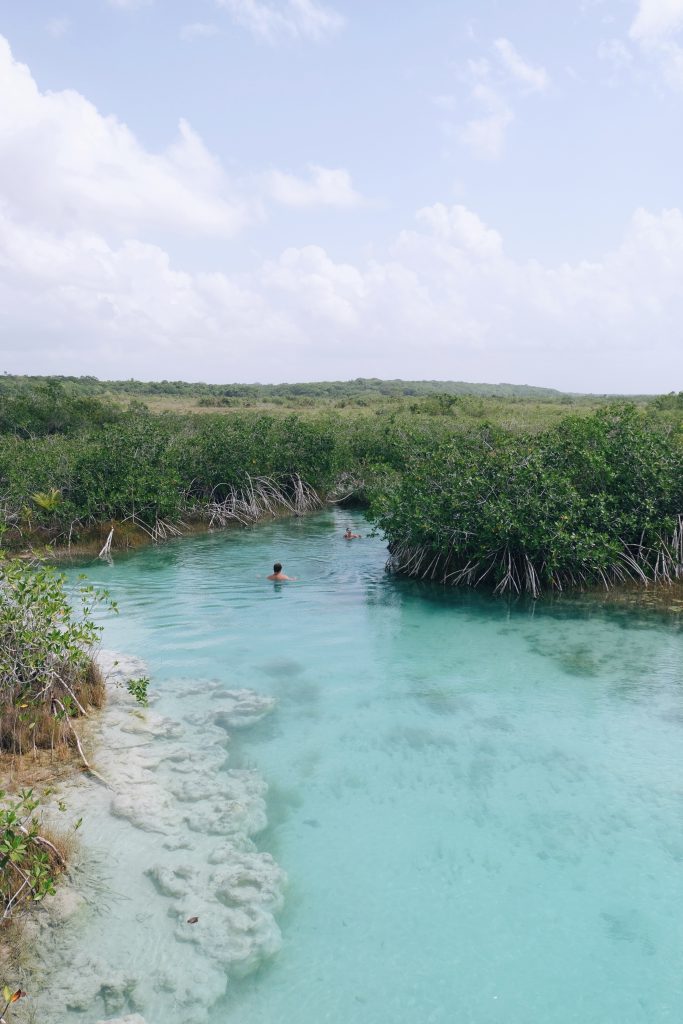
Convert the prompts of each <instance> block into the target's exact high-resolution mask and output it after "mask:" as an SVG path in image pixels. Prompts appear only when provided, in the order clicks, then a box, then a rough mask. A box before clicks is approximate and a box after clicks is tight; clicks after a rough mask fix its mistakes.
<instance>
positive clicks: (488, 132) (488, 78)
mask: <svg viewBox="0 0 683 1024" xmlns="http://www.w3.org/2000/svg"><path fill="white" fill-rule="evenodd" d="M493 49H494V51H495V54H496V57H497V60H496V61H495V62H492V61H491V60H489V58H488V57H482V56H480V57H476V58H471V59H470V60H468V61H467V63H466V65H465V72H464V75H463V79H464V81H465V82H466V83H467V85H468V87H469V103H470V107H471V108H473V111H474V113H473V116H471V117H470V118H469V119H468V120H467V121H465V122H464V123H463V124H460V125H458V126H457V127H456V128H455V129H453V128H452V126H450V125H446V132H447V134H449V135H450V134H455V135H456V137H457V138H458V139H459V140H460V142H461V143H462V144H463V145H464V146H465V147H466V148H467V149H469V151H470V153H471V154H472V155H473V156H474V157H475V158H477V159H479V160H498V159H499V158H500V157H501V156H502V154H503V150H504V148H505V140H506V136H507V131H508V128H509V127H510V125H511V124H512V123H513V121H514V120H515V111H514V108H513V105H512V104H513V100H514V98H515V95H516V94H519V93H520V92H521V93H522V94H526V95H528V94H530V93H534V92H545V90H546V89H547V88H548V85H549V83H550V79H549V77H548V74H547V72H546V70H545V69H544V68H541V67H534V66H533V65H531V64H528V63H527V62H526V61H525V60H524V59H523V58H522V56H521V55H520V54H519V52H518V51H517V50H516V49H515V47H514V46H513V45H512V43H511V42H510V40H509V39H502V38H501V39H496V40H495V41H494V43H493ZM441 106H442V107H443V104H442V105H441Z"/></svg>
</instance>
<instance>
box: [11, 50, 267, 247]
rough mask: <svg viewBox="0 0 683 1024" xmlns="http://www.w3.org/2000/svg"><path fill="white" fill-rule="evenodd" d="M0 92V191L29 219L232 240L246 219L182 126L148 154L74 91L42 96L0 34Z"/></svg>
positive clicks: (241, 204)
mask: <svg viewBox="0 0 683 1024" xmlns="http://www.w3.org/2000/svg"><path fill="white" fill-rule="evenodd" d="M0 94H2V95H4V96H11V97H12V103H11V104H10V103H3V104H2V105H0V194H1V195H2V196H3V197H4V199H5V201H6V202H7V203H9V204H10V206H11V207H12V208H13V209H14V210H15V211H16V212H18V213H19V214H20V215H21V216H22V217H24V218H25V219H27V220H32V221H35V222H37V223H42V224H49V225H50V226H51V227H53V228H58V229H60V228H66V227H69V228H73V227H74V226H76V225H79V224H80V225H82V226H88V227H91V228H92V227H94V228H96V229H98V230H104V231H106V230H114V231H116V232H117V233H118V234H130V233H134V232H137V231H139V230H142V229H145V228H147V229H149V228H163V229H164V230H171V231H173V230H175V231H184V232H192V233H200V234H205V235H218V236H230V235H233V234H234V233H235V232H236V231H238V230H239V229H240V228H242V227H243V226H244V224H245V223H247V221H248V220H249V219H250V217H251V215H252V212H251V209H250V205H249V203H248V202H247V201H246V200H245V199H244V198H238V197H235V196H234V195H233V194H232V189H231V185H230V182H229V181H228V179H227V177H226V175H225V173H224V171H223V169H222V168H221V166H220V164H219V162H218V161H217V160H216V159H215V158H214V157H213V156H212V155H211V154H210V153H209V151H208V150H207V149H206V147H205V146H204V143H203V142H202V140H201V139H200V138H199V136H198V135H197V134H196V133H195V132H194V131H193V130H192V128H191V127H190V126H189V125H188V124H187V123H186V122H185V121H181V122H180V125H179V131H178V137H177V139H176V141H175V142H174V143H173V144H172V145H170V146H169V147H168V148H167V149H166V150H165V151H164V152H162V153H150V152H149V151H148V150H146V149H145V148H144V147H143V146H142V145H141V144H140V143H139V142H138V140H137V139H136V138H135V136H134V135H133V133H132V132H131V131H130V129H129V128H128V127H127V126H126V125H125V124H123V123H122V122H121V121H119V120H117V119H116V118H115V117H112V116H110V117H104V116H102V115H101V114H100V113H99V112H98V110H97V109H96V108H95V107H94V106H93V105H92V104H91V103H89V102H88V100H86V99H85V98H84V97H83V96H81V95H80V94H79V93H77V92H74V91H72V90H65V91H63V92H46V93H42V92H40V90H39V89H38V87H37V85H36V83H35V81H34V80H33V78H32V77H31V74H30V72H29V70H28V68H27V67H26V66H25V65H23V64H20V63H18V62H17V61H15V60H14V59H13V57H12V54H11V51H10V48H9V45H8V44H7V42H6V40H4V39H3V38H2V37H0Z"/></svg>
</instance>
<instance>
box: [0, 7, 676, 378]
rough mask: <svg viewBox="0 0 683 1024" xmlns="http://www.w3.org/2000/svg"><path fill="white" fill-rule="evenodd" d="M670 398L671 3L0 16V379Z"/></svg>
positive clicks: (1, 11) (104, 10)
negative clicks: (356, 385)
mask: <svg viewBox="0 0 683 1024" xmlns="http://www.w3.org/2000/svg"><path fill="white" fill-rule="evenodd" d="M3 371H4V372H9V373H32V374H94V375H95V376H98V377H100V378H104V379H125V378H130V377H135V378H138V379H144V380H148V379H152V380H161V379H169V380H175V379H184V380H203V381H209V382H216V383H227V382H235V381H242V382H254V381H261V382H264V383H269V382H279V381H305V380H333V379H334V380H338V379H351V378H355V377H382V378H404V379H449V380H469V381H486V382H491V383H496V382H501V381H505V382H511V383H518V384H536V385H543V386H548V387H555V388H559V389H561V390H568V391H582V392H597V393H606V392H609V393H617V392H621V393H644V392H668V391H679V390H683V0H554V2H553V3H552V4H550V3H548V2H547V0H543V2H542V0H517V2H515V3H512V2H510V0H450V2H449V0H419V2H417V0H412V2H408V0H391V2H390V0H61V2H60V0H57V2H48V0H31V2H30V3H17V2H16V0H0V372H3Z"/></svg>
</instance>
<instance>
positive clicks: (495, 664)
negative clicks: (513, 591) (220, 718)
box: [78, 512, 683, 1024]
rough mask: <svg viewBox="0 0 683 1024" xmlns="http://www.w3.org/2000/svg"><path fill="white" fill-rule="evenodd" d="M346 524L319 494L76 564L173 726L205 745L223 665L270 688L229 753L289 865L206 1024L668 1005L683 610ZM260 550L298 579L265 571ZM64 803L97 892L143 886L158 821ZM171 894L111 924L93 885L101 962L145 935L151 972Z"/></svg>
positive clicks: (682, 716) (636, 1014) (679, 1005)
mask: <svg viewBox="0 0 683 1024" xmlns="http://www.w3.org/2000/svg"><path fill="white" fill-rule="evenodd" d="M347 522H352V523H353V524H354V525H355V526H356V528H359V529H360V532H362V533H366V532H367V527H366V524H365V523H364V522H363V521H362V518H361V517H359V516H358V515H348V514H344V515H343V516H342V515H341V513H339V512H330V513H324V514H321V515H318V516H315V517H310V518H306V519H302V520H292V521H285V522H279V523H275V524H272V525H266V526H261V527H259V528H258V529H255V530H252V531H231V532H227V533H218V534H214V535H210V536H204V537H198V538H193V539H190V540H185V541H180V542H177V543H176V542H174V543H172V544H169V545H166V546H163V547H159V548H156V549H154V548H149V549H146V550H144V551H141V552H139V553H137V554H135V555H132V556H128V557H117V558H116V559H115V561H114V563H113V565H111V566H108V565H106V564H103V563H96V564H95V565H92V566H89V567H88V568H87V569H86V572H87V574H88V576H89V577H90V578H91V579H93V580H95V581H97V582H101V583H104V584H105V585H106V586H107V587H108V588H109V589H110V591H111V593H112V595H113V596H114V597H115V598H116V600H117V601H118V603H119V606H120V615H119V616H118V617H117V618H110V617H108V618H107V619H106V621H105V637H104V644H105V646H107V647H110V648H114V649H116V650H118V651H125V652H127V653H129V654H135V655H138V656H140V657H142V658H144V659H145V661H146V662H147V664H148V665H149V669H150V674H151V676H152V679H153V687H154V688H155V689H156V690H157V691H158V692H159V699H158V701H157V703H156V704H155V710H156V711H159V712H160V713H162V714H165V715H168V716H170V717H171V718H173V719H175V720H181V721H183V722H184V723H185V725H184V742H185V744H190V745H192V744H194V746H195V748H196V749H197V751H201V750H202V746H203V744H204V743H205V742H206V739H205V734H204V731H203V728H202V726H201V724H200V723H201V721H202V714H205V713H206V712H207V710H208V711H210V710H211V707H212V704H213V703H214V702H215V700H216V694H217V693H219V692H220V689H221V687H229V688H231V689H234V688H241V687H248V688H250V689H253V690H255V691H257V692H258V693H259V694H266V695H271V696H273V697H275V698H277V705H276V707H275V710H274V711H273V713H272V714H270V715H269V716H268V717H267V718H265V719H263V721H261V722H260V723H258V724H256V725H254V726H252V727H251V728H250V729H245V730H239V731H236V732H234V733H233V734H232V735H231V737H230V742H229V744H228V747H227V750H228V755H229V764H230V766H231V767H232V768H233V769H254V770H256V771H257V772H258V773H259V775H260V776H262V777H263V778H264V779H265V781H266V782H267V784H268V786H269V793H268V797H267V812H268V826H267V828H266V829H265V830H264V831H262V832H261V833H260V834H259V835H258V836H257V837H256V843H257V845H258V847H259V849H260V850H265V851H269V852H270V853H272V855H273V857H274V858H275V860H276V861H277V863H278V864H279V865H280V866H281V867H282V868H283V869H284V871H286V873H287V876H288V880H289V881H288V885H287V888H286V894H285V903H284V908H283V909H282V911H281V912H280V914H279V924H280V928H281V931H282V948H281V949H280V951H279V952H278V953H277V954H276V955H274V956H272V957H270V958H268V959H267V960H266V962H264V963H263V965H262V966H261V967H260V968H259V969H258V970H257V971H256V972H255V973H253V974H251V975H250V976H248V977H247V978H244V979H242V980H237V981H234V982H233V983H231V985H230V986H229V989H228V994H227V995H226V996H225V997H221V998H218V999H217V1001H213V1002H212V1001H211V1000H208V1003H207V1006H206V1007H205V1014H206V1020H207V1021H209V1022H210V1024H219V1022H220V1024H322V1022H329V1024H351V1022H354V1024H423V1022H424V1024H427V1022H430V1024H446V1022H448V1024H451V1022H457V1024H493V1022H497V1021H500V1022H504V1024H536V1022H538V1024H541V1022H542V1024H636V1022H638V1024H658V1022H664V1021H667V1022H668V1021H672V1022H673V1021H676V1022H678V1021H680V1020H682V1019H683V774H682V768H683V743H682V740H683V687H682V683H683V669H682V666H683V632H682V631H680V630H677V629H676V628H675V627H674V626H672V625H671V624H669V623H667V622H666V621H664V620H663V619H661V618H658V617H656V616H655V615H651V616H650V617H649V618H645V617H643V616H642V615H640V614H638V613H626V612H623V611H620V612H617V611H613V610H605V609H601V608H598V607H593V608H592V609H591V608H590V607H588V606H585V607H584V606H582V605H580V604H559V605H558V604H557V603H555V604H548V605H544V604H542V603H540V602H539V603H538V604H537V605H536V606H535V607H533V606H530V605H520V606H514V605H510V604H508V603H507V602H505V601H497V600H491V599H489V598H486V597H482V596H478V595H471V594H465V593H452V592H444V591H443V590H441V589H437V588H425V587H419V586H417V585H415V584H412V583H409V582H405V581H396V580H393V579H391V578H390V577H389V576H387V575H386V573H385V572H384V559H385V551H384V546H383V544H382V542H381V541H380V540H379V539H372V538H368V537H364V538H363V539H362V540H360V541H355V542H353V543H348V542H345V541H343V540H342V538H341V532H342V529H343V527H344V526H345V525H346V524H347ZM276 558H277V559H279V560H281V561H282V562H283V563H284V566H285V572H289V573H290V574H292V575H295V576H297V577H299V580H298V581H297V582H295V583H290V584H281V585H274V584H272V583H268V582H266V581H265V580H264V576H265V575H266V574H267V572H268V571H270V566H271V564H272V562H273V561H274V560H275V559H276ZM211 681H214V682H217V683H218V684H219V686H218V688H212V687H211V686H210V685H209V683H210V682H211ZM188 689H192V691H193V692H192V696H191V698H190V699H188V698H187V696H186V694H187V691H188ZM193 722H196V723H197V724H196V726H194V725H193ZM87 825H88V822H87V821H86V826H84V827H85V828H86V842H87V843H88V844H90V846H92V847H93V848H94V849H97V847H98V844H100V845H101V847H102V848H103V849H104V848H105V847H107V848H109V849H111V848H114V849H117V850H118V851H119V855H118V857H117V864H116V865H115V866H113V867H111V866H110V868H109V871H110V873H111V877H110V878H109V883H110V884H111V886H112V888H114V889H116V890H120V888H121V887H122V886H123V881H122V877H119V876H118V875H117V872H118V873H119V875H121V876H124V875H125V877H126V879H127V880H128V882H127V884H128V885H129V886H130V885H132V886H133V888H134V890H135V894H136V896H135V903H136V907H138V908H139V907H142V908H143V910H144V908H145V906H146V904H147V902H149V903H150V905H151V903H152V901H153V900H154V899H155V898H157V897H156V896H155V894H154V892H153V888H152V885H151V882H150V880H149V878H148V877H146V876H145V875H144V874H143V868H144V867H145V861H146V858H148V857H149V856H151V855H152V853H151V851H152V848H153V847H154V845H155V844H156V845H158V837H155V836H149V835H148V834H147V833H143V832H139V831H135V830H131V829H130V828H128V832H127V833H125V832H124V831H123V829H124V827H128V826H126V825H125V823H123V822H122V821H121V820H120V819H114V818H111V817H107V816H106V815H104V814H102V815H101V816H100V818H98V819H97V821H96V827H91V828H90V831H89V833H88V831H87ZM131 832H132V839H131ZM138 840H139V846H138V845H136V844H137V842H138ZM131 878H132V879H133V881H132V882H131V881H130V880H131ZM152 917H153V912H152V910H150V921H152ZM167 917H168V915H167V914H166V913H165V912H164V913H161V912H160V913H159V914H158V915H157V916H156V917H154V920H153V921H152V923H150V926H149V927H150V928H151V929H153V930H154V934H153V935H147V934H146V933H145V920H146V918H145V915H144V913H143V914H142V915H141V916H139V917H138V918H137V919H136V920H137V922H138V923H137V924H136V925H135V938H134V939H132V938H131V928H132V926H131V910H130V906H129V904H128V903H127V902H126V901H120V902H117V901H114V903H113V905H112V906H111V908H110V910H109V912H108V914H107V920H106V922H105V921H101V922H100V924H99V925H98V926H97V927H94V928H93V929H91V931H90V932H89V933H88V937H87V942H88V943H89V944H90V945H91V946H92V945H93V944H94V945H97V944H98V942H100V941H101V942H102V944H103V946H104V948H105V950H106V957H107V958H108V959H109V960H110V961H115V962H116V963H120V965H121V966H122V969H126V968H127V967H128V966H130V965H129V963H128V961H129V960H131V959H135V958H137V957H140V956H143V955H144V949H145V947H146V945H147V944H148V943H149V942H153V943H154V944H155V949H156V952H155V959H154V961H153V963H154V965H155V966H154V967H153V971H154V970H156V969H157V968H158V970H159V972H163V970H164V967H165V961H166V960H168V962H169V963H170V964H174V965H175V964H176V963H177V956H178V950H177V945H178V943H177V941H176V939H175V938H174V936H173V933H172V932H170V931H169V932H168V933H167V932H165V931H164V928H165V927H166V925H165V924H164V920H165V919H166V918H167ZM200 924H201V922H200ZM198 927H199V926H198ZM173 969H174V970H175V969H176V968H175V967H173ZM154 980H155V979H154V977H153V976H152V977H151V978H150V979H149V984H150V987H153V985H154ZM200 998H201V997H200ZM209 1004H211V1005H209ZM155 1014H156V1016H155ZM167 1014H168V1008H166V1009H164V1010H163V1011H162V1009H158V1010H155V1009H154V1004H152V1006H151V1009H147V1010H146V1011H145V1020H146V1021H147V1024H164V1022H165V1021H166V1020H168V1019H169V1018H168V1016H167ZM99 1016H101V1013H100V1015H99ZM99 1016H92V1018H90V1017H88V1015H87V1013H85V1014H83V1013H82V1014H81V1015H80V1016H79V1018H78V1019H79V1020H83V1021H84V1022H85V1024H91V1021H92V1022H94V1021H95V1020H98V1019H99ZM112 1016H114V1014H112Z"/></svg>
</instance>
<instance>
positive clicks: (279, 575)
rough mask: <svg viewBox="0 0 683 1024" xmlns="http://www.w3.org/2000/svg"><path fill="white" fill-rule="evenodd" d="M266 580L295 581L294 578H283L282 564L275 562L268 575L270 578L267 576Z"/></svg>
mask: <svg viewBox="0 0 683 1024" xmlns="http://www.w3.org/2000/svg"><path fill="white" fill-rule="evenodd" d="M266 579H269V580H275V581H276V582H279V581H280V580H294V579H296V576H285V574H284V573H283V571H282V562H276V563H275V565H274V566H273V571H272V573H271V574H270V576H267V577H266Z"/></svg>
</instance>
